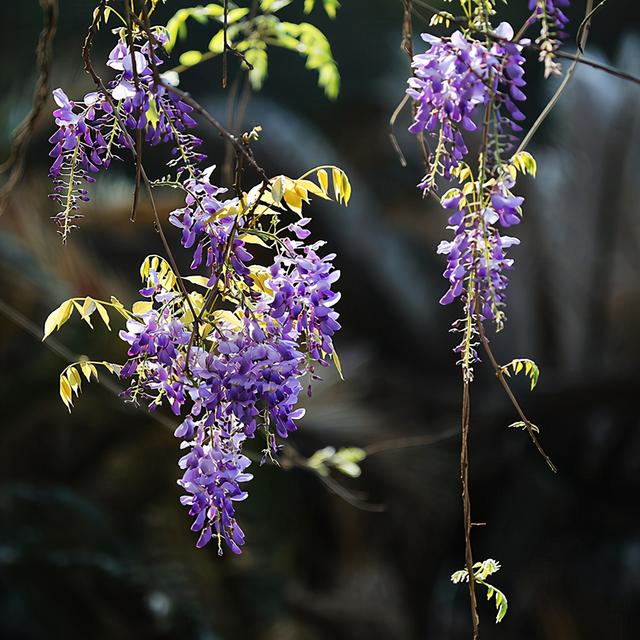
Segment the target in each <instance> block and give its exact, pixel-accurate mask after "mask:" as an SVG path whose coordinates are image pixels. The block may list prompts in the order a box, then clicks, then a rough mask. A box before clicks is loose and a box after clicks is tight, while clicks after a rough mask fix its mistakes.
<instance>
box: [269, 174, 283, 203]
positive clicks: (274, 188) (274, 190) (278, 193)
mask: <svg viewBox="0 0 640 640" xmlns="http://www.w3.org/2000/svg"><path fill="white" fill-rule="evenodd" d="M283 195H284V184H283V180H282V176H278V177H277V178H275V179H274V180H273V182H272V183H271V197H272V198H273V201H274V202H275V203H276V204H280V203H281V202H282V196H283Z"/></svg>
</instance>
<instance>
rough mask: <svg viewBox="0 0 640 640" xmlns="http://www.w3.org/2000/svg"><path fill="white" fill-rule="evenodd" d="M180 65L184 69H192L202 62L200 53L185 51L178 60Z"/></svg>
mask: <svg viewBox="0 0 640 640" xmlns="http://www.w3.org/2000/svg"><path fill="white" fill-rule="evenodd" d="M179 60H180V64H181V65H184V66H185V67H193V66H194V65H196V64H198V63H199V62H200V61H201V60H202V53H200V51H195V50H192V51H185V52H184V53H183V54H182V55H181V56H180V58H179Z"/></svg>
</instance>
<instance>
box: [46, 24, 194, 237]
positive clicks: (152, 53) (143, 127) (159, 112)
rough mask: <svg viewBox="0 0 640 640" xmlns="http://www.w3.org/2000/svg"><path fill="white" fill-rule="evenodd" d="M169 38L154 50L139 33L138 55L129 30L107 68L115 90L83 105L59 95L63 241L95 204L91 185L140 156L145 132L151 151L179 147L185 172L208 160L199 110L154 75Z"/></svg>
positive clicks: (176, 155)
mask: <svg viewBox="0 0 640 640" xmlns="http://www.w3.org/2000/svg"><path fill="white" fill-rule="evenodd" d="M166 38H167V36H166V34H165V33H164V31H162V30H161V29H156V30H154V32H153V42H152V43H150V42H149V40H148V39H146V38H143V36H142V34H140V33H138V34H137V35H136V38H135V42H134V45H133V50H132V51H130V49H129V45H128V44H127V42H126V36H125V30H124V29H121V30H119V39H118V43H117V44H116V46H115V47H114V48H113V50H112V51H111V53H110V54H109V58H108V60H107V66H108V67H110V68H111V69H114V70H115V71H116V72H117V75H116V77H115V78H114V79H113V80H111V81H110V82H108V83H107V85H106V92H103V91H93V92H91V93H88V94H87V95H85V96H84V99H83V100H82V101H72V100H70V99H69V98H68V97H67V95H66V94H65V92H64V91H63V90H62V89H56V90H55V91H54V92H53V97H54V100H55V102H56V104H57V105H58V109H56V110H55V111H54V112H53V115H54V116H55V122H56V125H57V126H58V129H57V131H56V132H55V133H54V134H53V135H52V136H51V138H50V142H51V143H52V144H53V149H52V150H51V153H50V155H51V157H52V158H53V164H52V165H51V170H50V176H51V178H52V180H53V184H54V191H53V194H52V196H51V197H52V198H53V199H54V200H55V201H56V202H58V203H59V204H60V206H61V207H62V210H61V211H60V212H58V213H57V214H56V216H55V217H54V220H55V221H56V223H57V224H58V225H59V226H60V228H61V230H60V233H61V235H62V238H63V241H66V239H67V237H68V235H69V232H70V231H71V230H72V229H73V228H74V227H75V226H76V225H75V221H76V220H77V219H78V218H79V217H81V214H80V212H79V211H80V206H81V203H83V202H87V201H88V200H89V196H88V190H87V188H86V185H87V184H91V183H93V182H95V175H96V174H97V173H99V171H100V170H101V169H108V168H109V166H110V164H111V162H112V160H113V159H119V155H118V154H119V153H122V151H123V150H126V149H128V150H131V149H133V145H134V142H133V141H134V139H135V135H136V132H137V131H141V132H143V134H144V139H145V141H146V142H147V143H148V144H150V145H158V144H160V143H163V142H164V143H169V144H171V151H170V153H171V158H170V160H169V161H168V165H169V166H170V167H175V168H176V169H177V170H178V171H187V172H192V171H193V167H194V165H197V163H199V162H201V161H203V160H204V158H205V156H204V155H203V154H201V153H200V152H199V151H198V146H199V145H200V144H201V142H202V141H201V140H200V139H199V138H197V137H196V136H194V135H192V134H191V133H189V130H190V129H192V128H193V127H195V126H196V121H195V120H194V119H193V118H192V117H191V115H190V114H191V112H192V111H193V109H192V107H190V106H189V105H188V104H186V103H185V102H183V101H182V100H181V99H180V98H179V97H178V96H177V94H175V93H172V92H171V91H169V90H167V88H166V86H165V84H164V83H163V82H159V81H157V80H156V76H155V75H154V69H157V68H158V67H159V66H160V65H162V62H163V61H162V59H161V58H160V56H159V54H158V49H160V48H161V47H162V45H163V44H164V43H166Z"/></svg>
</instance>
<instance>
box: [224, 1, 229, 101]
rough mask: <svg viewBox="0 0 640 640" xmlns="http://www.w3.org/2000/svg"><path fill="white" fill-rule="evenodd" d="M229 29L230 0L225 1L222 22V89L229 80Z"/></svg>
mask: <svg viewBox="0 0 640 640" xmlns="http://www.w3.org/2000/svg"><path fill="white" fill-rule="evenodd" d="M228 27H229V0H224V8H223V20H222V36H223V39H224V45H223V49H222V88H223V89H226V88H227V78H228V74H229V72H228V60H227V52H228V51H229V41H228V40H227V29H228Z"/></svg>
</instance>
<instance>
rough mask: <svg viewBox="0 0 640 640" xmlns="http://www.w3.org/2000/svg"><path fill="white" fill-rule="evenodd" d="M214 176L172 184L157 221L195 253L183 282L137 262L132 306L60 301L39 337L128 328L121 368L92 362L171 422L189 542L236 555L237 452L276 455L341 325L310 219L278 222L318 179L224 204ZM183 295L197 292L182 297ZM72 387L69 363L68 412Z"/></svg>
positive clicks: (341, 185)
mask: <svg viewBox="0 0 640 640" xmlns="http://www.w3.org/2000/svg"><path fill="white" fill-rule="evenodd" d="M212 170H213V168H211V169H206V170H204V171H202V172H201V173H200V175H199V176H198V177H197V178H191V177H184V176H183V179H182V182H181V183H173V182H172V183H171V184H179V185H180V187H181V188H182V189H183V190H184V192H185V206H184V207H182V208H180V209H176V210H175V211H173V212H171V214H170V215H169V219H170V221H171V223H172V224H174V225H175V226H176V227H178V228H179V229H181V232H182V233H181V243H182V246H183V247H184V248H185V249H187V250H189V251H192V250H194V247H195V253H194V255H193V259H192V264H191V269H192V271H193V274H192V275H190V276H188V277H185V278H179V276H178V275H177V274H176V273H175V272H174V271H173V269H172V267H171V266H170V264H169V263H168V262H167V261H166V260H165V259H163V258H161V257H160V256H149V257H148V258H147V259H146V260H145V261H144V263H143V265H142V267H141V270H140V272H141V276H142V278H143V287H142V289H141V290H140V294H141V295H142V297H143V300H141V301H139V302H137V303H135V304H134V305H133V307H132V308H131V310H127V309H125V308H124V307H123V305H121V304H120V303H119V302H118V301H117V300H115V299H112V300H111V302H108V303H107V302H100V301H95V300H92V299H90V298H87V299H85V300H84V301H83V304H82V305H79V304H78V306H77V307H75V306H74V305H75V303H74V302H73V301H68V302H67V303H63V305H61V307H59V308H58V310H56V311H54V312H53V314H51V316H50V318H49V320H48V321H47V328H46V329H45V333H47V334H48V333H50V332H51V330H53V328H57V327H59V326H60V325H61V324H62V323H63V322H66V320H67V319H68V317H69V315H70V312H72V311H73V309H74V308H77V309H78V310H81V312H82V313H81V315H82V317H85V318H86V319H88V318H89V316H90V315H91V314H92V313H93V312H94V311H96V310H98V311H100V314H101V316H102V314H103V313H104V314H106V308H108V307H111V308H113V309H115V310H116V311H118V312H119V313H120V314H121V315H123V316H124V317H125V318H126V320H127V322H126V328H125V329H123V330H122V331H120V334H119V335H120V338H121V340H122V341H123V342H125V343H126V345H127V356H128V359H127V361H126V362H125V363H124V364H123V365H122V367H119V366H118V365H113V364H111V363H95V364H103V365H104V366H106V367H107V368H108V369H109V370H110V371H117V372H119V374H120V377H121V378H122V379H123V380H125V381H127V383H128V388H127V389H126V391H125V392H124V394H123V396H124V398H125V399H126V400H128V401H130V402H134V403H136V404H142V405H144V406H146V407H147V408H148V409H149V410H150V411H155V410H158V409H159V408H160V407H161V406H162V405H165V406H167V407H168V408H169V409H170V410H171V411H172V412H173V414H174V415H176V416H178V417H179V419H180V423H179V425H178V427H177V429H176V430H175V436H176V437H177V438H179V440H180V442H181V444H180V446H181V449H182V450H183V455H182V457H181V458H180V461H179V467H180V468H181V469H182V471H183V475H182V477H181V478H180V480H179V481H178V484H179V485H180V486H181V487H182V488H183V489H184V491H185V495H184V496H183V497H182V498H181V502H182V503H183V504H184V505H185V506H187V507H188V509H189V514H190V515H191V516H192V517H193V523H192V530H193V531H194V532H197V533H199V538H198V541H197V546H198V547H202V546H204V545H206V544H207V543H208V542H209V541H210V540H212V539H213V540H216V541H217V544H218V548H219V550H220V552H222V545H223V543H224V544H225V545H226V546H227V547H228V548H229V549H231V550H232V551H233V552H234V553H239V552H240V550H241V547H242V545H243V543H244V533H243V531H242V529H241V528H240V526H239V524H238V522H237V521H236V506H237V503H238V502H240V501H242V500H244V499H245V498H246V497H247V492H246V489H245V488H244V486H245V483H246V482H248V481H249V480H250V479H251V475H250V474H249V473H248V471H247V469H248V467H249V465H250V462H249V458H248V457H246V456H245V455H244V454H243V453H242V451H243V448H244V446H245V445H246V443H247V442H249V441H251V440H253V439H255V438H256V436H257V435H258V434H259V433H261V432H262V433H263V434H264V438H265V447H264V450H263V451H264V454H265V455H267V456H269V457H272V456H276V455H277V453H278V450H279V447H280V444H279V443H280V442H281V441H282V439H284V438H287V437H288V436H289V434H290V433H291V432H293V431H295V430H296V429H297V428H298V421H299V420H300V418H302V417H303V416H304V409H303V408H301V407H300V406H299V399H300V394H301V393H302V391H303V386H302V380H303V379H307V380H313V379H317V378H318V369H317V368H318V366H322V367H324V366H327V364H328V361H329V359H330V358H333V359H334V360H335V362H336V364H338V366H339V362H338V360H337V355H336V353H335V349H334V346H333V337H334V335H335V333H336V331H337V330H338V329H339V328H340V324H339V322H338V313H337V312H336V311H335V309H334V305H335V304H336V303H337V301H338V300H339V297H340V296H339V294H338V293H337V292H336V291H335V290H334V285H335V283H336V281H337V280H338V278H339V275H340V274H339V272H338V271H337V270H336V269H335V268H334V266H333V259H334V258H335V255H334V254H328V255H324V256H323V255H321V248H322V246H323V245H324V243H323V242H315V243H313V244H309V243H308V242H307V240H308V237H309V235H310V232H309V231H308V229H307V228H306V227H307V225H308V223H309V218H302V217H301V218H299V219H298V221H297V222H295V223H293V224H289V225H286V226H284V225H283V224H282V223H281V219H282V218H283V216H284V214H285V213H286V210H287V208H288V207H289V206H291V207H292V208H293V209H294V211H296V213H300V211H299V210H300V209H301V206H302V203H303V202H308V201H309V193H314V194H316V195H319V196H321V197H323V198H325V199H329V198H330V196H329V183H328V177H327V172H326V171H325V169H322V168H321V169H318V170H316V175H317V177H318V182H319V184H316V183H315V182H312V181H311V180H309V179H307V178H301V179H299V180H291V179H289V178H286V177H284V176H279V177H278V178H275V179H273V180H272V181H271V186H270V187H269V188H263V187H262V186H261V185H258V186H257V187H255V188H254V189H252V190H251V192H250V193H249V194H242V196H241V197H239V198H231V199H224V194H225V190H224V189H222V188H219V187H216V186H214V185H213V184H211V182H210V177H211V173H212ZM332 177H333V181H334V185H333V187H334V193H336V194H337V197H338V199H339V200H340V201H342V202H344V203H345V204H346V202H347V200H348V195H349V191H350V186H349V183H348V181H347V179H346V176H345V175H344V174H343V173H342V172H341V171H340V170H338V169H337V168H332ZM275 185H278V187H277V188H276V187H275ZM277 192H280V195H279V197H276V198H274V195H273V194H274V193H276V194H277ZM287 203H291V205H288V204H287ZM262 220H264V221H265V226H266V228H263V226H262ZM261 238H264V239H265V240H267V241H268V242H269V243H270V244H267V242H265V241H264V240H262V239H261ZM249 243H253V244H256V245H258V248H260V250H264V249H268V250H270V251H271V253H272V255H273V261H272V263H271V265H270V266H262V265H260V264H256V262H255V259H254V255H253V254H252V253H250V252H249V251H248V250H247V245H248V244H249ZM191 285H194V286H195V287H196V288H195V289H193V290H191V291H187V290H186V289H185V287H187V286H189V287H191ZM65 305H66V306H65ZM102 317H103V319H104V316H102ZM77 366H79V367H80V368H82V367H84V366H86V367H89V369H87V371H88V372H89V375H88V377H89V378H91V375H92V371H91V368H90V367H92V366H94V363H90V364H83V363H79V364H78V365H77ZM82 371H83V372H85V369H82ZM96 375H97V374H96ZM78 380H79V377H78V374H77V370H76V369H75V368H74V367H73V366H72V367H70V368H67V369H66V370H65V372H63V376H62V377H61V394H62V395H63V399H64V400H65V402H66V403H67V404H68V405H69V406H70V405H71V401H72V398H69V397H68V396H67V395H66V389H67V388H69V389H72V390H75V391H76V392H77V391H78V390H79V383H78ZM67 385H69V387H67ZM308 391H309V393H310V387H309V389H308Z"/></svg>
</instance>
